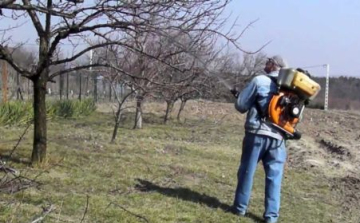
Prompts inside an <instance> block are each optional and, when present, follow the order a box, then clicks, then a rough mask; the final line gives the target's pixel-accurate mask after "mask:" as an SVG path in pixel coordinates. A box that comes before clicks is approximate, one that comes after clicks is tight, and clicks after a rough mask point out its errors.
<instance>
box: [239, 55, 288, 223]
mask: <svg viewBox="0 0 360 223" xmlns="http://www.w3.org/2000/svg"><path fill="white" fill-rule="evenodd" d="M283 67H286V63H285V62H284V60H283V59H282V58H281V57H280V56H274V57H272V58H269V59H268V60H267V62H266V65H265V68H264V71H265V73H266V74H261V75H258V76H256V77H254V78H253V79H252V80H251V82H250V83H249V84H247V85H246V87H245V88H244V89H243V90H242V91H241V93H240V94H236V96H237V100H236V103H235V108H236V109H237V110H238V111H239V112H240V113H245V112H247V117H246V122H245V137H244V140H243V145H242V155H241V164H240V167H239V170H238V185H237V188H236V192H235V200H234V205H233V208H232V211H233V213H235V214H238V215H241V216H244V215H245V213H246V211H247V209H248V204H249V200H250V194H251V189H252V184H253V176H254V173H255V170H256V166H257V163H258V162H259V161H260V160H261V161H262V163H263V166H264V170H265V175H266V181H265V212H264V219H265V222H266V223H274V222H277V220H278V217H279V209H280V190H281V180H282V175H283V168H284V163H285V160H286V148H285V142H284V138H283V135H282V133H281V132H280V131H279V130H277V129H275V128H274V127H272V126H271V124H269V123H267V122H266V120H265V119H264V117H265V115H266V114H267V110H268V105H269V103H270V100H271V98H272V96H273V95H274V94H275V93H276V91H277V85H276V83H275V80H276V78H277V76H278V73H279V70H280V69H281V68H283ZM274 79H275V80H274ZM232 93H235V91H232Z"/></svg>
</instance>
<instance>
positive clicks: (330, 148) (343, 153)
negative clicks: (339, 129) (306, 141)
mask: <svg viewBox="0 0 360 223" xmlns="http://www.w3.org/2000/svg"><path fill="white" fill-rule="evenodd" d="M319 143H320V145H321V146H322V147H323V148H325V150H326V151H327V152H330V153H331V154H334V155H336V156H337V157H339V158H340V159H343V160H344V159H346V158H348V159H351V158H352V154H351V152H350V151H349V149H347V148H345V147H344V146H340V145H337V144H336V143H334V142H331V141H328V140H325V139H321V140H319Z"/></svg>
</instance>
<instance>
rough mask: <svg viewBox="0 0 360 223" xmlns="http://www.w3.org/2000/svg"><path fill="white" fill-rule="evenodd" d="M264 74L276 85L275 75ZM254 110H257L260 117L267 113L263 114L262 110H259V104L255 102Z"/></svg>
mask: <svg viewBox="0 0 360 223" xmlns="http://www.w3.org/2000/svg"><path fill="white" fill-rule="evenodd" d="M265 76H266V77H268V78H270V80H271V81H272V82H273V83H275V84H276V85H277V78H276V77H272V76H269V75H265ZM256 110H257V111H258V113H259V115H260V117H261V118H262V119H263V118H266V116H267V113H265V114H263V112H262V111H261V108H260V105H259V104H258V103H257V102H256Z"/></svg>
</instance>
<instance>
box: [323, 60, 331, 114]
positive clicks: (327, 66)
mask: <svg viewBox="0 0 360 223" xmlns="http://www.w3.org/2000/svg"><path fill="white" fill-rule="evenodd" d="M325 66H326V86H325V104H324V110H325V111H327V110H328V108H329V75H330V65H329V64H326V65H325Z"/></svg>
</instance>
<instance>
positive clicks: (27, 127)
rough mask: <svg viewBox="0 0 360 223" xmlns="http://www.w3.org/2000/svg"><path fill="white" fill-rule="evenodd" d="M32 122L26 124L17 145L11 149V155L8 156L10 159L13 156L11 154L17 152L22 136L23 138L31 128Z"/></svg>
mask: <svg viewBox="0 0 360 223" xmlns="http://www.w3.org/2000/svg"><path fill="white" fill-rule="evenodd" d="M31 124H32V121H30V122H29V124H28V125H27V126H26V128H25V130H24V132H23V134H22V135H21V136H20V138H19V140H18V141H17V143H16V145H15V146H14V148H13V149H12V150H11V152H10V155H9V157H8V158H7V159H8V160H9V159H10V158H11V156H12V154H13V153H14V152H15V150H16V148H17V147H18V146H19V144H20V142H21V140H22V138H23V137H24V135H25V134H26V132H27V130H28V129H29V128H30V126H31Z"/></svg>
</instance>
